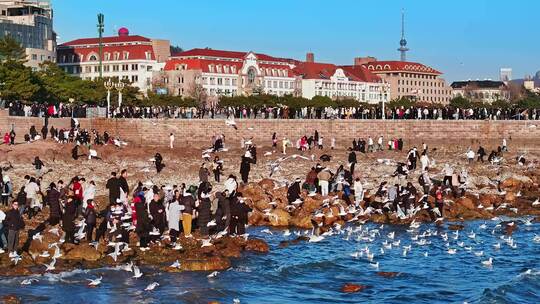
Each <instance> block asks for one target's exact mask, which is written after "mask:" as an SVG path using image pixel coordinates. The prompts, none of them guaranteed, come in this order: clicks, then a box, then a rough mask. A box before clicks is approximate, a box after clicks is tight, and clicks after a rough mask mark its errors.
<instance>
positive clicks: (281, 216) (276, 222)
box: [270, 209, 291, 227]
mask: <svg viewBox="0 0 540 304" xmlns="http://www.w3.org/2000/svg"><path fill="white" fill-rule="evenodd" d="M290 219H291V215H290V214H289V213H288V212H287V211H285V210H282V209H275V210H274V211H272V216H270V225H272V226H274V227H288V226H289V221H290Z"/></svg>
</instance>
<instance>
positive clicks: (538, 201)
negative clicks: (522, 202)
mask: <svg viewBox="0 0 540 304" xmlns="http://www.w3.org/2000/svg"><path fill="white" fill-rule="evenodd" d="M532 205H533V206H540V199H538V198H537V199H536V200H535V201H534V202H533V203H532Z"/></svg>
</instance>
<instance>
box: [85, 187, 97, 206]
mask: <svg viewBox="0 0 540 304" xmlns="http://www.w3.org/2000/svg"><path fill="white" fill-rule="evenodd" d="M83 189H84V191H83V203H82V206H83V209H86V206H87V204H88V200H94V198H95V196H96V184H95V183H94V181H90V182H88V183H87V184H85V185H84V186H83Z"/></svg>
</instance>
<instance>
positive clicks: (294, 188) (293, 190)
mask: <svg viewBox="0 0 540 304" xmlns="http://www.w3.org/2000/svg"><path fill="white" fill-rule="evenodd" d="M300 182H301V180H300V179H299V178H297V179H296V180H295V181H294V183H293V184H292V185H290V186H289V189H287V200H288V201H289V204H291V203H292V202H294V201H296V200H299V199H300V193H301V190H300Z"/></svg>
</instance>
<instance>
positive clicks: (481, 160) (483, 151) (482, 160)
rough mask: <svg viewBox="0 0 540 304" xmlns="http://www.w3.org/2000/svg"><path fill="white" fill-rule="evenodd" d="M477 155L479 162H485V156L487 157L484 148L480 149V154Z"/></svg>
mask: <svg viewBox="0 0 540 304" xmlns="http://www.w3.org/2000/svg"><path fill="white" fill-rule="evenodd" d="M476 154H478V160H477V161H480V162H484V156H486V150H484V147H482V146H480V148H478V152H476Z"/></svg>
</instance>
